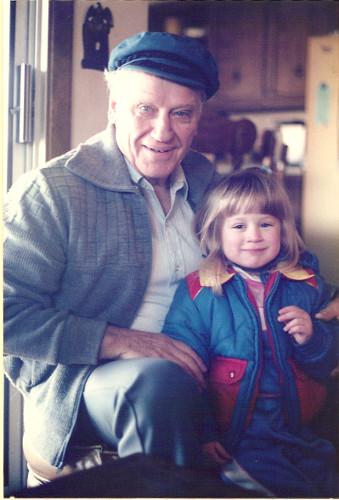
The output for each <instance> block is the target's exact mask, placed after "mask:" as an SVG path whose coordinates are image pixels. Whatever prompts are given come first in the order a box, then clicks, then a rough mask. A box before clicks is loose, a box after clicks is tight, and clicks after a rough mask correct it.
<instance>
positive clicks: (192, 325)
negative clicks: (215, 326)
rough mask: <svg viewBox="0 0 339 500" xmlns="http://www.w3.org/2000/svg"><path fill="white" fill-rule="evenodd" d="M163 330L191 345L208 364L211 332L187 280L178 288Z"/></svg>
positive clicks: (173, 337) (175, 338)
mask: <svg viewBox="0 0 339 500" xmlns="http://www.w3.org/2000/svg"><path fill="white" fill-rule="evenodd" d="M202 293H203V290H202ZM162 331H163V333H165V334H166V335H168V336H169V337H171V338H172V339H174V340H181V341H182V342H184V343H185V344H187V345H189V346H190V347H191V348H192V349H193V350H194V351H195V352H196V353H197V354H198V355H199V356H200V357H201V359H202V360H203V361H204V362H205V363H206V364H208V349H209V332H208V330H207V329H206V324H205V321H203V318H202V317H201V314H200V311H199V309H198V307H197V305H196V302H195V300H193V299H192V298H191V296H190V293H189V290H188V287H187V283H186V280H182V281H181V282H180V284H179V286H178V288H177V291H176V293H175V295H174V298H173V302H172V304H171V307H170V309H169V311H168V314H167V316H166V319H165V323H164V326H163V329H162Z"/></svg>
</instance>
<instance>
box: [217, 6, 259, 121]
mask: <svg viewBox="0 0 339 500" xmlns="http://www.w3.org/2000/svg"><path fill="white" fill-rule="evenodd" d="M212 7H213V8H212V9H211V23H210V30H209V36H208V39H209V46H210V48H211V51H212V52H213V53H214V55H215V57H216V59H217V62H218V66H219V71H220V90H219V92H218V93H217V96H216V97H215V99H214V103H215V104H218V106H219V107H222V108H224V109H225V111H231V110H234V109H239V107H240V108H243V109H246V108H247V107H248V106H249V105H253V103H257V104H258V103H259V102H260V101H261V99H262V95H263V81H264V80H263V69H264V61H263V56H264V30H265V22H264V15H263V5H262V3H261V2H247V1H246V2H216V3H215V4H213V5H212Z"/></svg>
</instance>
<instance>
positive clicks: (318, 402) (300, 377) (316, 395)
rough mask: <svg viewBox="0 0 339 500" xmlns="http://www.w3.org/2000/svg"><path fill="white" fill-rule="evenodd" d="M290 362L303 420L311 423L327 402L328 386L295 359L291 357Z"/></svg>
mask: <svg viewBox="0 0 339 500" xmlns="http://www.w3.org/2000/svg"><path fill="white" fill-rule="evenodd" d="M289 364H290V366H291V368H292V372H293V374H294V377H295V384H296V388H297V393H298V398H299V408H300V418H301V421H302V423H309V422H310V421H311V420H312V419H313V417H315V416H316V415H317V413H319V411H320V410H321V408H322V406H323V404H324V402H325V399H326V395H327V390H326V386H325V384H322V383H320V382H318V381H317V380H314V379H313V378H311V377H310V376H309V375H307V373H305V372H304V371H303V370H302V369H301V368H300V367H299V366H298V365H297V364H296V363H295V361H294V360H293V359H289Z"/></svg>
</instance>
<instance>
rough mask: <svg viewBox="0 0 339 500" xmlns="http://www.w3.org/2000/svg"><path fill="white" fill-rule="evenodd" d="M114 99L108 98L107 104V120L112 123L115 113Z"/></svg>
mask: <svg viewBox="0 0 339 500" xmlns="http://www.w3.org/2000/svg"><path fill="white" fill-rule="evenodd" d="M116 104H117V103H116V101H115V100H114V99H112V98H110V100H109V104H108V121H109V123H111V124H112V125H113V124H114V123H115V115H116Z"/></svg>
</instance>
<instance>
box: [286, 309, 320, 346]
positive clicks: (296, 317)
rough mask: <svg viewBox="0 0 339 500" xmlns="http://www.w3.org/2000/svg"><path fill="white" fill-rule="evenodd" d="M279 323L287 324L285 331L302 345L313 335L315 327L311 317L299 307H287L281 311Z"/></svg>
mask: <svg viewBox="0 0 339 500" xmlns="http://www.w3.org/2000/svg"><path fill="white" fill-rule="evenodd" d="M278 321H280V322H282V323H285V326H284V331H285V332H287V333H288V334H289V335H292V336H293V337H294V340H295V341H296V342H297V343H298V344H300V345H302V344H305V343H306V342H307V341H308V340H309V339H310V338H311V337H312V335H313V325H312V320H311V317H310V315H309V314H308V313H307V312H306V311H304V310H303V309H300V307H297V306H287V307H283V308H282V309H280V310H279V316H278Z"/></svg>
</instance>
